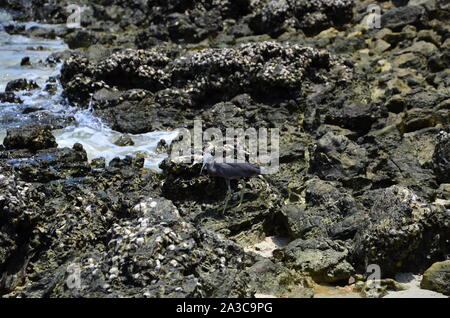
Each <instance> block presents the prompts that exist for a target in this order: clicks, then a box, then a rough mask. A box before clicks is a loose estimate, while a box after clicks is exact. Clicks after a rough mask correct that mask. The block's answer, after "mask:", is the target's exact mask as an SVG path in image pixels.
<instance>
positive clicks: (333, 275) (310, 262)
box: [274, 239, 354, 283]
mask: <svg viewBox="0 0 450 318" xmlns="http://www.w3.org/2000/svg"><path fill="white" fill-rule="evenodd" d="M347 255H348V250H347V248H346V247H345V246H343V245H341V244H339V243H338V241H330V240H324V241H321V240H317V239H308V240H302V239H298V240H295V241H293V242H291V243H289V245H288V246H287V247H285V248H282V249H278V250H275V251H274V257H275V259H276V260H277V261H280V262H283V264H285V266H286V267H288V268H290V269H293V270H295V271H299V272H301V273H307V274H308V275H310V276H311V277H312V278H313V279H314V280H315V281H316V282H318V283H333V282H340V281H345V280H348V278H349V277H350V276H351V275H352V274H353V273H354V269H353V267H352V266H351V265H350V264H349V263H348V262H347V261H346V257H347Z"/></svg>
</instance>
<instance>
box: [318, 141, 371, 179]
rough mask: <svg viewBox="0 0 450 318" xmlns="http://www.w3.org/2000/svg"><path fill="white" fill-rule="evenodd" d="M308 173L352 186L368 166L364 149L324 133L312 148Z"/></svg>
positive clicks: (351, 142)
mask: <svg viewBox="0 0 450 318" xmlns="http://www.w3.org/2000/svg"><path fill="white" fill-rule="evenodd" d="M312 154H313V155H312V157H311V160H310V172H311V173H314V174H316V175H318V176H319V177H320V178H321V179H325V180H336V181H342V182H345V183H347V184H349V185H350V184H352V183H353V182H355V181H356V180H357V179H360V178H361V176H363V175H364V169H365V168H366V166H367V164H368V158H367V152H366V150H365V149H364V148H362V147H361V146H359V145H358V144H356V143H354V142H353V141H351V140H349V139H348V138H347V137H345V136H342V135H336V134H334V133H333V132H328V133H326V134H325V135H324V136H323V137H322V138H320V139H319V140H318V142H317V144H316V145H315V146H314V149H313V152H312Z"/></svg>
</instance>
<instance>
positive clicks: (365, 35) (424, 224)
mask: <svg viewBox="0 0 450 318" xmlns="http://www.w3.org/2000/svg"><path fill="white" fill-rule="evenodd" d="M69 2H70V3H73V2H76V3H78V4H79V5H80V6H84V7H85V8H86V9H85V10H84V11H83V14H82V20H81V22H82V26H83V28H82V29H67V28H64V27H62V28H58V29H51V30H49V29H43V28H40V27H35V28H29V29H24V28H20V27H19V26H18V25H17V24H11V25H9V26H5V30H6V31H7V32H9V33H12V34H25V35H27V36H34V37H42V38H47V39H51V38H55V37H61V38H63V39H64V40H65V41H66V43H67V44H68V45H69V47H70V48H71V50H68V51H65V52H62V53H56V54H53V55H51V56H50V57H49V58H48V59H47V61H43V63H57V62H62V63H63V66H62V68H61V74H60V76H58V78H50V79H49V81H48V83H47V86H46V88H47V87H48V90H50V91H51V90H52V87H53V86H52V84H54V83H55V81H59V83H61V85H62V87H63V96H64V98H66V99H67V105H68V106H69V105H73V106H76V107H79V108H88V107H90V108H91V109H92V110H93V114H94V115H95V116H98V117H99V118H101V119H102V120H103V122H105V123H106V124H107V125H108V126H109V127H111V128H112V129H114V130H117V131H119V132H122V133H128V134H139V133H147V132H150V131H159V130H173V129H178V128H187V129H193V124H194V122H193V121H194V119H201V120H202V122H203V125H204V128H205V129H207V128H209V127H218V128H220V129H222V130H224V129H226V128H227V127H235V128H249V127H254V128H261V127H265V128H279V129H280V158H279V160H280V169H279V171H278V173H276V174H273V175H268V176H267V177H265V178H264V179H260V178H252V179H250V180H247V182H246V186H245V189H244V191H245V192H244V201H243V203H242V205H241V206H237V204H235V203H237V202H238V200H239V199H238V191H237V190H238V188H239V187H238V185H237V184H235V183H232V188H233V193H234V194H233V197H232V199H231V201H232V202H231V203H232V204H231V206H230V208H229V209H228V211H227V212H226V213H221V210H222V207H223V201H224V198H225V193H226V185H225V183H224V181H223V179H220V178H212V177H209V176H207V175H205V174H202V175H200V168H201V165H200V164H198V163H194V164H182V163H177V162H174V161H171V160H170V159H169V158H167V159H166V160H165V161H163V162H162V163H161V165H160V168H161V170H162V173H156V172H154V171H151V170H149V169H146V168H144V159H143V158H137V157H131V156H128V157H126V158H124V159H119V158H116V159H114V160H112V161H111V162H109V163H107V162H105V160H104V159H102V158H98V159H95V160H92V161H91V162H89V161H88V159H87V155H86V151H85V149H84V147H83V145H82V144H80V143H78V144H75V145H74V146H73V147H72V148H58V146H57V143H56V140H55V137H54V135H53V133H52V130H54V129H57V128H60V127H63V126H64V125H67V122H68V121H70V120H69V119H65V118H63V119H61V120H57V121H56V122H50V123H49V124H47V125H44V124H42V123H31V124H27V125H25V126H22V127H18V128H13V129H9V130H8V132H7V136H6V137H5V140H4V141H3V146H0V180H1V181H2V182H1V183H0V189H1V191H0V296H2V297H255V295H256V296H258V295H271V296H276V297H299V298H303V297H307V298H309V297H313V296H314V290H315V286H316V285H317V284H329V285H331V286H347V287H346V288H349V289H350V290H351V291H354V292H358V293H359V294H360V295H362V296H365V297H382V296H384V295H386V294H387V293H388V291H389V290H391V291H392V290H402V289H403V288H406V287H405V286H402V285H401V284H400V283H399V282H396V281H395V280H394V278H395V275H396V274H397V273H401V272H412V273H415V274H423V275H424V278H423V280H422V283H421V287H422V288H426V289H430V290H434V291H436V292H439V293H442V294H445V295H450V291H449V286H450V282H449V280H450V277H449V275H448V272H449V266H450V257H449V256H450V210H449V209H450V164H449V163H450V126H449V125H450V89H449V86H450V67H449V66H450V26H448V21H450V4H448V3H446V2H445V1H440V0H426V1H421V0H410V1H409V5H406V3H407V2H408V1H392V2H393V3H394V4H393V3H391V2H390V1H378V2H376V3H377V4H378V5H379V6H380V7H381V11H382V12H381V13H382V15H381V27H380V28H378V29H377V28H375V29H368V28H367V23H366V22H365V21H366V20H365V19H367V14H366V13H367V7H368V6H369V5H370V4H371V3H372V2H371V1H351V0H314V1H306V0H290V1H289V0H286V1H284V0H274V1H262V0H254V1H250V0H239V1H231V0H230V1H212V0H201V1H190V0H169V1H159V0H155V1H147V2H145V1H138V0H129V1H122V0H114V1H112V3H113V4H110V3H111V1H108V4H109V5H107V4H106V1H95V4H92V3H90V2H88V1H83V0H78V1H73V0H71V1H58V2H57V4H55V3H54V2H52V1H34V0H33V1H31V5H30V6H29V7H26V8H24V7H22V6H20V1H18V0H3V1H2V0H0V7H1V8H5V9H8V10H10V12H11V13H12V14H13V16H14V17H15V19H16V20H17V21H20V20H21V21H40V22H44V23H64V22H65V21H66V19H67V15H68V13H67V12H66V11H65V8H66V5H67V3H69ZM400 2H401V3H400ZM395 5H398V6H397V7H396V6H395ZM34 89H36V84H35V83H33V82H32V81H27V80H25V79H23V80H16V81H13V82H11V83H9V84H8V86H7V89H6V90H5V92H4V93H0V102H1V103H4V102H14V103H20V98H19V97H18V96H16V95H15V92H17V91H28V90H29V91H32V90H34ZM29 111H30V112H32V111H33V110H32V109H31V110H29ZM130 136H131V137H130V138H131V139H132V138H133V137H132V135H130ZM124 142H127V141H124ZM130 142H132V141H130ZM161 145H163V144H161ZM161 150H162V151H168V152H170V147H162V146H161ZM271 237H281V238H282V239H281V241H283V242H284V243H283V244H281V245H279V246H277V245H274V246H273V250H271V252H270V253H268V254H267V253H259V252H258V251H257V250H255V246H258V243H260V242H262V241H265V240H266V239H267V238H271ZM370 264H376V265H378V266H379V268H380V270H381V278H382V279H381V281H379V286H378V287H377V288H375V289H374V288H370V286H369V283H368V282H366V280H367V279H368V278H370V272H368V266H369V265H370ZM77 277H78V278H77Z"/></svg>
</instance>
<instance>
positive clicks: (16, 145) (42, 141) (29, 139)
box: [3, 124, 58, 151]
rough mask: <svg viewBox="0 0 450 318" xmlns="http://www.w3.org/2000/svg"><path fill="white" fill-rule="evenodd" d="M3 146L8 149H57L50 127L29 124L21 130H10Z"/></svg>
mask: <svg viewBox="0 0 450 318" xmlns="http://www.w3.org/2000/svg"><path fill="white" fill-rule="evenodd" d="M3 144H4V146H5V148H6V149H30V150H34V151H35V150H40V149H47V148H52V147H57V146H58V144H57V143H56V141H55V137H54V136H53V135H52V133H51V130H50V126H39V125H35V124H27V125H24V126H22V127H20V128H12V129H9V130H8V131H7V133H6V137H5V140H4V141H3Z"/></svg>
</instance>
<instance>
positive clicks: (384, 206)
mask: <svg viewBox="0 0 450 318" xmlns="http://www.w3.org/2000/svg"><path fill="white" fill-rule="evenodd" d="M362 204H363V205H364V206H367V207H369V211H370V212H369V218H370V219H368V220H367V222H365V225H364V226H363V227H362V228H361V229H360V231H358V233H357V235H356V237H355V248H354V250H353V252H352V259H353V262H354V263H355V264H357V267H358V268H363V267H365V266H367V265H368V264H378V265H379V266H380V267H381V271H382V275H383V276H391V277H392V275H394V274H395V273H396V272H399V271H411V270H414V269H415V270H425V269H426V268H427V267H428V266H430V265H431V264H432V263H433V262H434V261H437V260H440V259H442V258H444V255H447V254H448V253H449V246H448V244H447V243H446V241H447V240H448V239H449V231H448V229H449V226H450V211H449V210H448V209H445V208H444V206H442V205H438V204H427V203H423V199H421V198H420V197H418V196H417V195H416V194H415V193H414V192H412V191H410V190H409V189H407V188H404V187H400V186H392V187H389V188H387V189H381V190H374V191H369V192H366V193H365V195H364V196H363V198H362Z"/></svg>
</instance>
